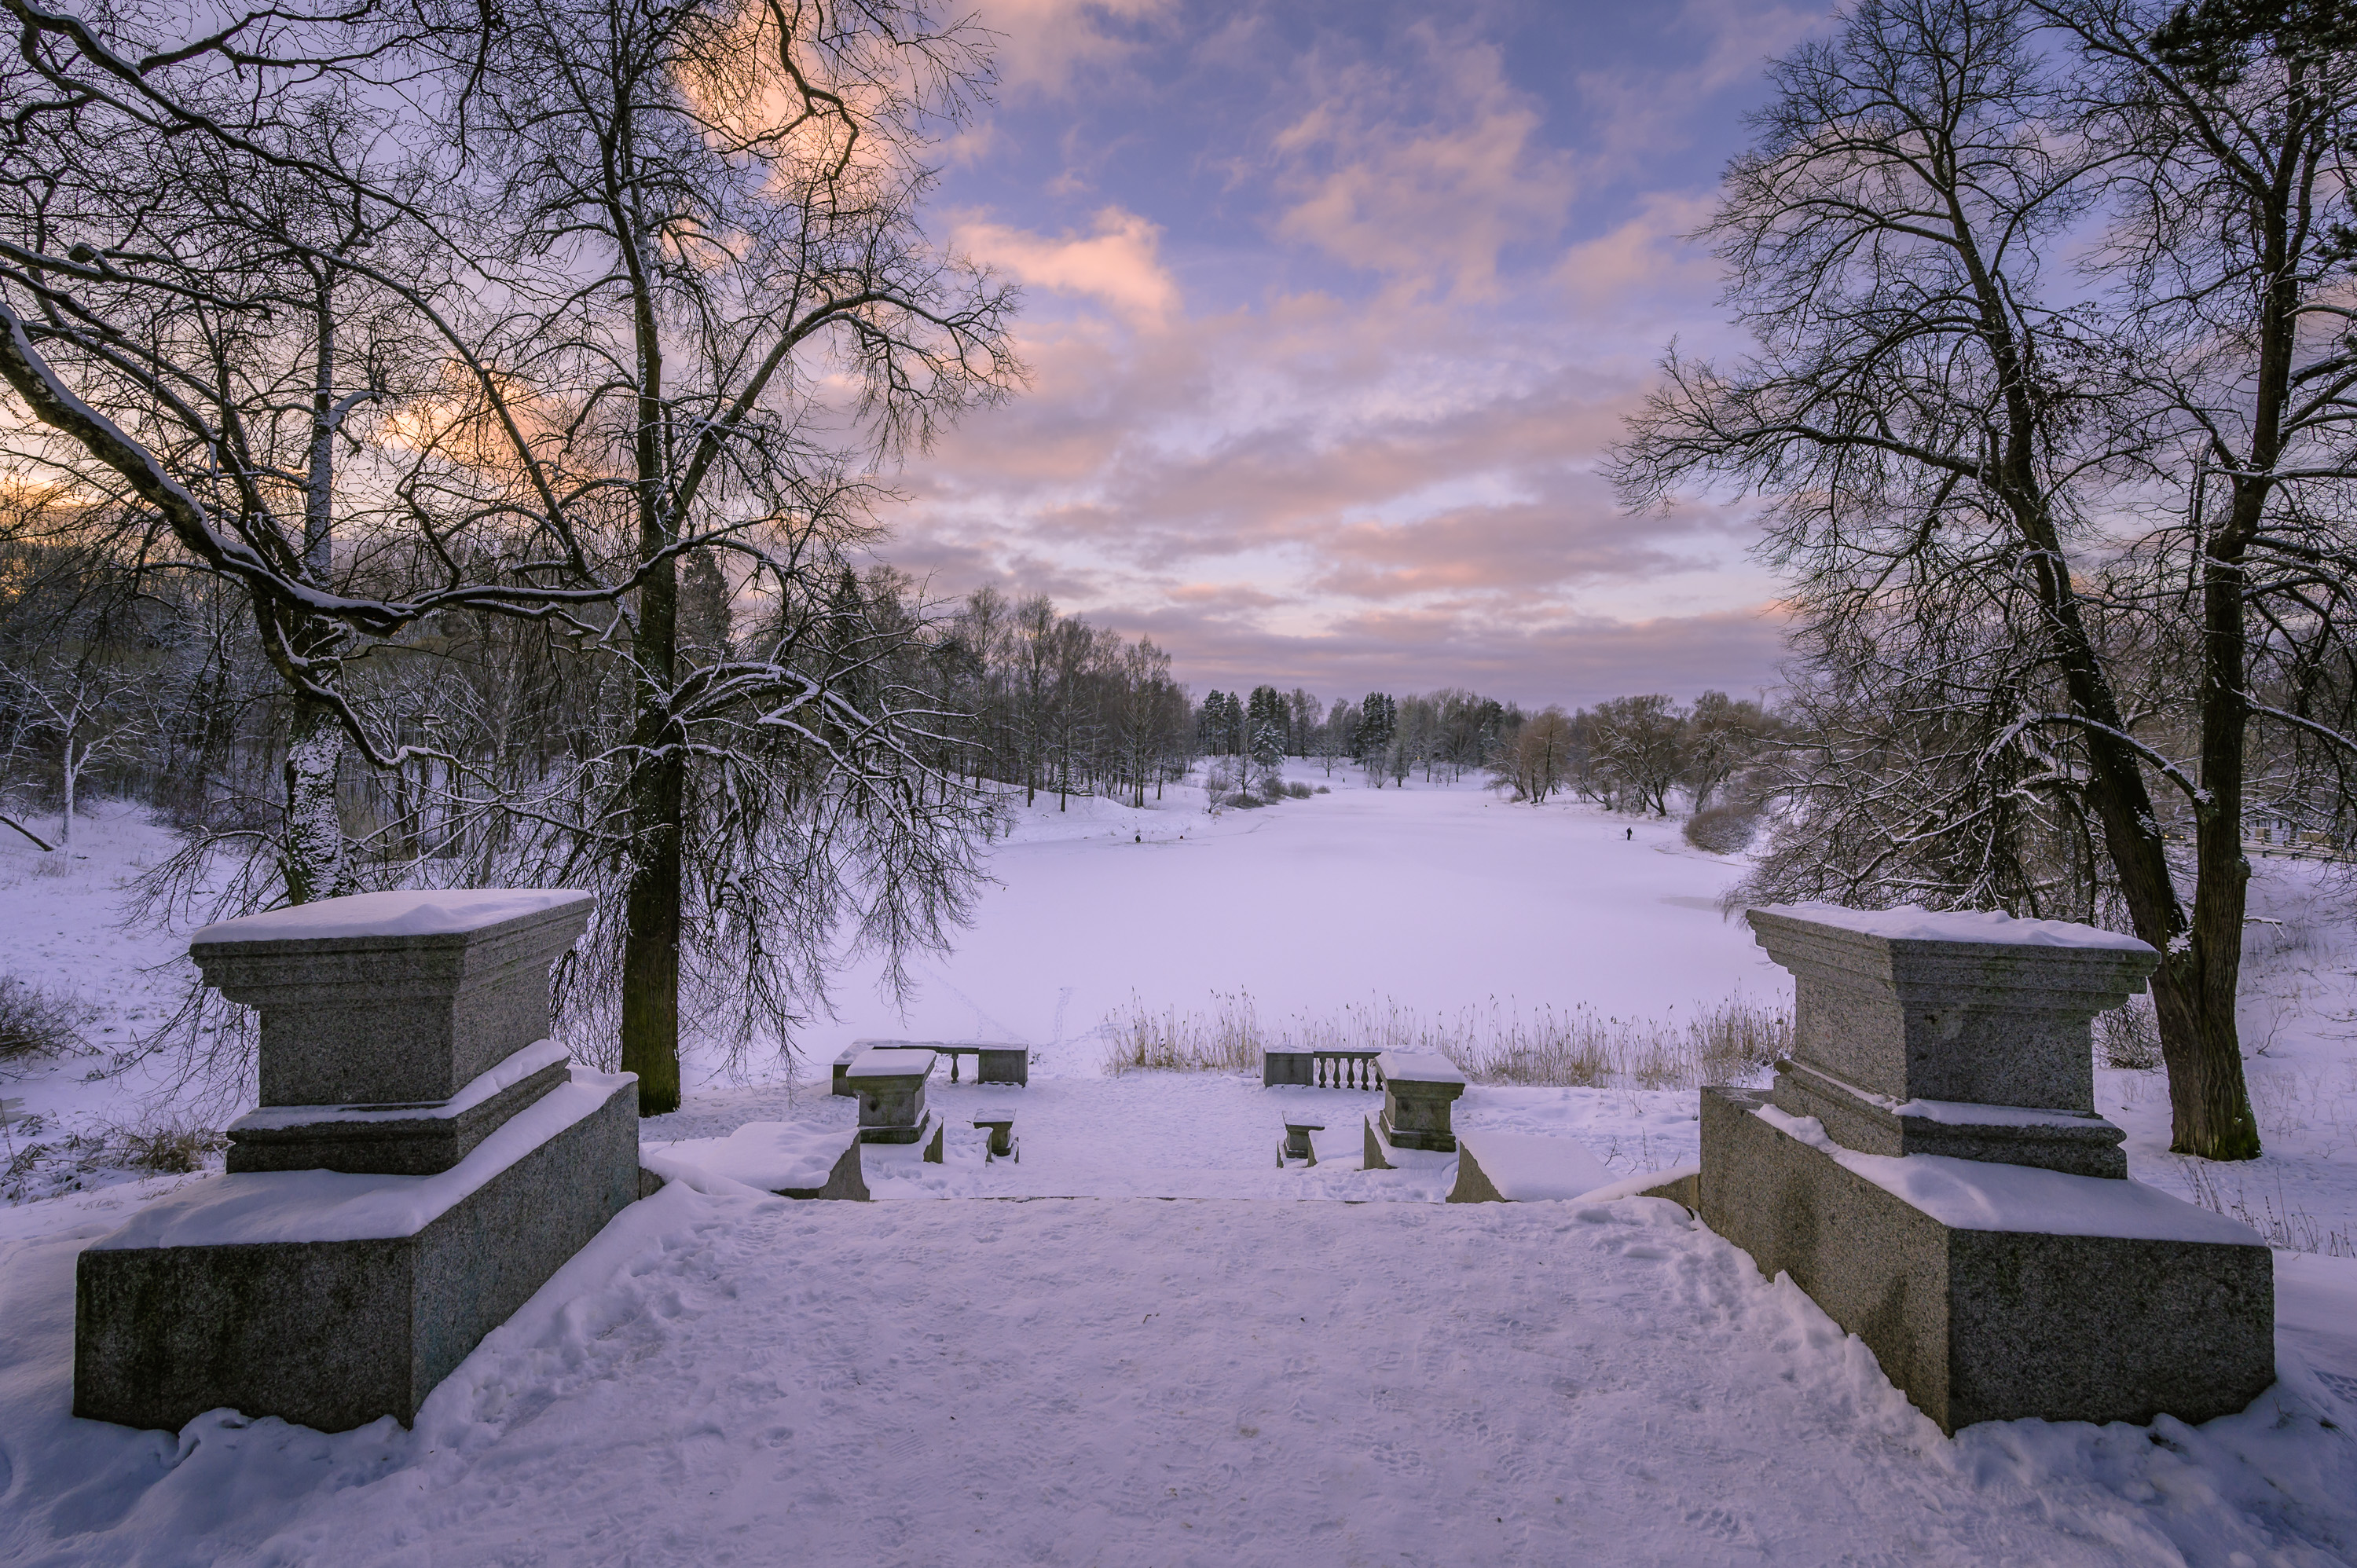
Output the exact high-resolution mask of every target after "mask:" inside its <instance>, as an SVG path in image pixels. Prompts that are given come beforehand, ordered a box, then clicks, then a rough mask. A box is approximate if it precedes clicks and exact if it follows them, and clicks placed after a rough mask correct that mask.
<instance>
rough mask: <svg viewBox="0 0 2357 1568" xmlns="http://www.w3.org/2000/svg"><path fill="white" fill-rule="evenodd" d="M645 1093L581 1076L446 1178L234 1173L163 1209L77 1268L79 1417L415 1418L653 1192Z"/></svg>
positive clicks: (319, 1422)
mask: <svg viewBox="0 0 2357 1568" xmlns="http://www.w3.org/2000/svg"><path fill="white" fill-rule="evenodd" d="M637 1091H638V1084H637V1079H634V1078H631V1077H630V1076H628V1075H616V1076H612V1077H608V1076H606V1075H603V1074H582V1075H579V1076H577V1077H576V1079H574V1081H572V1082H571V1083H569V1084H566V1085H565V1086H563V1087H560V1088H559V1089H557V1090H554V1092H552V1093H550V1094H548V1095H546V1096H544V1097H543V1098H542V1099H541V1100H539V1101H537V1102H536V1103H534V1104H533V1105H532V1106H531V1107H530V1108H528V1109H526V1110H525V1111H523V1112H521V1113H520V1114H519V1115H517V1116H516V1117H515V1119H514V1120H513V1121H511V1122H509V1123H508V1124H507V1126H505V1127H503V1128H501V1129H500V1131H499V1132H498V1133H494V1134H493V1135H492V1136H491V1137H490V1139H488V1140H486V1141H485V1142H484V1143H483V1144H481V1145H480V1146H479V1147H478V1148H476V1149H475V1150H473V1151H472V1152H471V1153H469V1154H468V1156H467V1158H466V1159H465V1160H462V1161H461V1162H460V1163H459V1164H458V1165H457V1166H455V1167H453V1168H452V1169H450V1170H448V1171H446V1172H444V1173H442V1174H441V1175H439V1176H352V1175H339V1174H336V1173H331V1172H324V1171H285V1172H274V1173H266V1172H257V1173H251V1174H246V1175H238V1176H215V1177H212V1178H211V1179H210V1180H209V1181H206V1182H200V1183H197V1184H194V1185H192V1186H191V1187H189V1188H188V1189H187V1190H186V1191H185V1192H184V1193H182V1194H178V1195H175V1196H174V1197H168V1198H166V1199H164V1200H162V1201H161V1202H159V1203H157V1204H156V1205H154V1206H152V1207H151V1208H148V1209H147V1210H145V1211H144V1212H143V1213H142V1214H141V1215H140V1216H139V1217H138V1218H136V1219H134V1220H133V1221H132V1222H131V1223H130V1224H128V1225H125V1226H124V1228H123V1229H122V1230H118V1231H116V1232H115V1233H114V1234H113V1235H112V1236H109V1237H106V1238H104V1239H102V1240H99V1241H97V1242H95V1243H93V1244H92V1245H91V1247H90V1248H89V1250H87V1251H84V1252H83V1253H82V1254H81V1259H80V1260H79V1262H78V1264H77V1266H76V1269H75V1275H74V1403H73V1410H74V1413H75V1414H76V1415H79V1416H85V1417H89V1418H91V1419H93V1420H98V1421H114V1422H121V1423H124V1424H125V1425H128V1426H141V1427H163V1428H166V1429H167V1430H177V1429H178V1428H179V1427H180V1426H182V1425H184V1424H185V1423H187V1422H188V1420H189V1419H190V1418H192V1417H194V1416H198V1415H200V1414H202V1413H203V1412H206V1411H209V1410H214V1409H218V1408H220V1407H221V1406H223V1405H227V1406H230V1407H231V1408H234V1409H236V1410H239V1411H242V1412H244V1413H245V1414H247V1415H252V1416H261V1415H275V1416H282V1417H284V1418H285V1419H286V1420H288V1421H291V1422H296V1423H300V1424H302V1425H305V1426H311V1427H316V1428H317V1429H318V1430H320V1431H322V1432H341V1431H345V1430H348V1429H350V1428H351V1427H355V1426H362V1425H366V1424H367V1423H370V1422H371V1421H374V1420H376V1419H377V1418H378V1417H379V1416H384V1415H390V1416H393V1418H394V1419H396V1420H398V1421H400V1422H401V1423H403V1424H404V1425H406V1424H408V1423H410V1422H412V1421H414V1419H415V1418H416V1414H417V1407H418V1406H419V1405H420V1404H421V1403H423V1402H425V1396H426V1394H427V1393H428V1392H429V1391H432V1389H433V1388H434V1385H435V1384H436V1383H438V1382H440V1381H441V1380H442V1379H443V1378H444V1377H445V1376H447V1374H448V1373H449V1371H450V1369H452V1368H454V1367H456V1366H457V1364H458V1363H459V1362H460V1361H462V1360H464V1359H466V1357H467V1353H468V1351H470V1350H472V1349H473V1348H475V1346H476V1345H477V1343H478V1342H479V1341H480V1340H481V1339H482V1337H483V1336H484V1335H486V1334H488V1333H490V1331H491V1329H493V1328H494V1327H496V1326H499V1325H500V1323H501V1322H503V1321H504V1320H505V1319H506V1318H507V1317H508V1316H509V1315H511V1313H513V1312H514V1311H515V1309H516V1308H517V1307H519V1306H521V1305H523V1303H524V1301H525V1300H526V1298H528V1297H529V1296H531V1294H533V1292H534V1291H536V1290H538V1289H539V1288H540V1287H541V1285H542V1284H543V1283H546V1281H547V1279H548V1277H549V1275H551V1274H553V1273H555V1272H556V1270H557V1268H558V1267H559V1266H560V1265H561V1264H563V1263H564V1262H565V1260H566V1259H567V1258H570V1257H571V1256H573V1254H574V1253H576V1252H577V1251H580V1250H581V1248H582V1247H584V1246H585V1245H587V1243H588V1241H589V1240H590V1238H592V1237H594V1236H595V1235H597V1232H598V1230H601V1229H602V1228H603V1227H604V1226H605V1223H606V1221H607V1220H608V1219H612V1218H613V1217H614V1216H615V1215H616V1214H617V1213H619V1211H620V1210H621V1209H622V1208H623V1207H624V1206H625V1205H626V1204H629V1203H630V1202H631V1201H632V1200H633V1199H635V1198H636V1197H638V1196H639V1129H638V1116H637V1110H638V1107H637ZM249 1238H250V1239H249Z"/></svg>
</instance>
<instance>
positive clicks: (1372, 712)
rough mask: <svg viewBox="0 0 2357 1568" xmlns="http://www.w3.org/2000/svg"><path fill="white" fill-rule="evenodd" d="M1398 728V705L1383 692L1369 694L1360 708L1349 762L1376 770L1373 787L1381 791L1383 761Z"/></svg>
mask: <svg viewBox="0 0 2357 1568" xmlns="http://www.w3.org/2000/svg"><path fill="white" fill-rule="evenodd" d="M1398 727H1399V704H1398V703H1394V702H1393V701H1392V699H1391V697H1390V696H1389V695H1388V694H1386V693H1382V692H1370V693H1367V700H1366V701H1365V702H1363V703H1360V704H1359V728H1358V733H1357V734H1356V736H1354V737H1353V739H1352V745H1351V760H1352V761H1354V762H1356V763H1357V764H1358V765H1359V766H1360V767H1361V768H1372V769H1374V770H1375V787H1376V788H1377V789H1381V788H1383V775H1382V768H1383V758H1384V757H1385V755H1386V754H1388V753H1389V752H1390V750H1391V745H1392V735H1393V732H1394V731H1395V730H1396V729H1397V728H1398Z"/></svg>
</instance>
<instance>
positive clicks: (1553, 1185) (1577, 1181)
mask: <svg viewBox="0 0 2357 1568" xmlns="http://www.w3.org/2000/svg"><path fill="white" fill-rule="evenodd" d="M1610 1185H1612V1173H1611V1172H1610V1171H1609V1170H1607V1169H1606V1168H1605V1167H1604V1165H1603V1164H1602V1162H1600V1161H1598V1159H1597V1157H1596V1156H1595V1155H1591V1154H1589V1153H1588V1152H1587V1145H1586V1144H1582V1143H1579V1142H1577V1140H1575V1139H1570V1138H1546V1137H1541V1136H1538V1135H1537V1134H1534V1133H1496V1132H1481V1133H1458V1135H1457V1185H1456V1186H1454V1187H1450V1188H1449V1189H1448V1201H1449V1202H1450V1203H1531V1202H1537V1201H1543V1200H1545V1199H1549V1198H1572V1197H1584V1196H1585V1195H1587V1194H1588V1193H1590V1192H1594V1191H1596V1190H1597V1189H1598V1188H1599V1187H1609V1186H1610Z"/></svg>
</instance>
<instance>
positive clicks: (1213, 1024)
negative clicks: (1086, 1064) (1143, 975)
mask: <svg viewBox="0 0 2357 1568" xmlns="http://www.w3.org/2000/svg"><path fill="white" fill-rule="evenodd" d="M1212 1004H1213V1005H1212V1008H1211V1012H1210V1014H1208V1015H1206V1014H1202V1013H1186V1014H1181V1013H1180V1012H1179V1010H1178V1009H1177V1008H1175V1007H1166V1008H1164V1009H1163V1011H1162V1013H1161V1015H1159V1016H1158V1017H1157V1015H1154V1014H1152V1013H1150V1012H1148V1011H1147V1010H1146V1004H1144V1003H1143V1002H1140V1001H1139V1000H1138V999H1137V998H1136V997H1135V996H1132V997H1131V998H1130V1001H1129V1010H1128V1015H1127V1016H1126V1017H1124V1016H1121V1015H1115V1016H1114V1017H1111V1018H1108V1019H1106V1020H1105V1022H1104V1025H1103V1033H1104V1034H1105V1035H1106V1036H1108V1037H1110V1038H1111V1039H1112V1041H1113V1048H1112V1049H1111V1050H1110V1051H1109V1052H1107V1053H1106V1056H1105V1064H1104V1066H1105V1071H1107V1072H1109V1073H1114V1074H1120V1073H1125V1072H1155V1071H1161V1072H1250V1071H1252V1070H1253V1069H1254V1068H1257V1067H1259V1066H1260V1055H1261V1042H1260V1026H1259V1023H1258V1021H1257V1020H1256V1019H1255V1018H1254V1015H1253V1000H1252V997H1251V996H1250V995H1249V994H1248V993H1244V992H1241V991H1239V992H1234V993H1229V994H1223V995H1214V996H1213V998H1212Z"/></svg>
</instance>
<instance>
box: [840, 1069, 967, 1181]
mask: <svg viewBox="0 0 2357 1568" xmlns="http://www.w3.org/2000/svg"><path fill="white" fill-rule="evenodd" d="M934 1059H935V1058H934V1055H933V1053H932V1052H931V1051H930V1050H927V1049H924V1048H922V1047H916V1048H910V1047H904V1046H870V1047H867V1048H866V1049H865V1050H863V1051H861V1052H860V1053H859V1054H858V1055H857V1056H856V1057H854V1058H851V1065H850V1066H848V1067H846V1068H845V1069H843V1076H844V1079H845V1082H847V1083H849V1084H850V1086H851V1091H852V1093H854V1094H856V1095H857V1096H858V1097H859V1141H860V1142H861V1143H863V1144H924V1145H925V1158H926V1159H927V1160H929V1161H931V1162H932V1163H933V1164H935V1165H939V1164H940V1163H941V1161H942V1139H943V1136H944V1134H945V1133H946V1132H947V1128H946V1127H945V1126H943V1125H942V1122H940V1121H939V1120H938V1119H937V1118H936V1117H935V1116H934V1115H933V1114H932V1112H930V1111H927V1110H926V1109H925V1080H926V1079H928V1078H931V1076H932V1071H933V1062H934Z"/></svg>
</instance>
